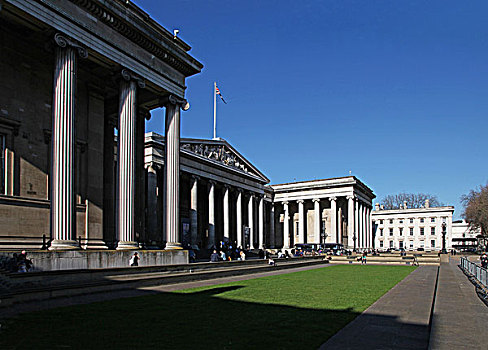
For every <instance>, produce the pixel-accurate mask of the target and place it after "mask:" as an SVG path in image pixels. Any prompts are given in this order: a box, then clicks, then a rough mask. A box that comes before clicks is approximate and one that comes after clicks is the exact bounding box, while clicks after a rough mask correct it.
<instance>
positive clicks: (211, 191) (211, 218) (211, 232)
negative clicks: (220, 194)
mask: <svg viewBox="0 0 488 350" xmlns="http://www.w3.org/2000/svg"><path fill="white" fill-rule="evenodd" d="M208 185H209V187H208V245H207V248H209V249H213V248H214V247H215V246H216V245H215V182H214V181H212V180H210V181H209V182H208Z"/></svg>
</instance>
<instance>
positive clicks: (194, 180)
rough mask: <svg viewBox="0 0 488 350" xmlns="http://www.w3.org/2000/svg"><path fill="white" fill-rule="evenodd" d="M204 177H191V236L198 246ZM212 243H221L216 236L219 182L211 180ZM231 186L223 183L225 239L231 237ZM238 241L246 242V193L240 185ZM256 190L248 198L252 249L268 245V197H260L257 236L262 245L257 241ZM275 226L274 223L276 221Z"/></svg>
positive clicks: (209, 185)
mask: <svg viewBox="0 0 488 350" xmlns="http://www.w3.org/2000/svg"><path fill="white" fill-rule="evenodd" d="M199 181H200V177H199V176H196V175H192V177H191V184H190V186H191V190H190V197H191V198H190V237H191V245H192V246H196V245H197V241H198V182H199ZM207 183H208V244H207V248H212V247H213V246H216V245H217V242H216V237H215V224H216V222H215V208H216V203H215V186H216V184H217V183H216V182H215V181H213V180H208V181H207ZM230 190H231V188H230V186H229V185H227V184H224V185H223V196H222V200H223V206H222V207H223V224H224V227H223V236H224V240H227V241H229V240H230V239H231V227H230V226H231V222H230V221H231V220H230V216H231V213H230ZM236 191H237V196H236V203H235V207H236V241H237V246H241V247H242V246H243V244H244V232H243V227H244V226H243V225H244V223H243V218H242V210H243V208H242V197H243V190H242V189H240V188H238V189H236ZM255 197H256V195H255V194H253V193H251V194H250V196H249V201H248V207H247V210H248V227H249V244H250V248H251V249H255V248H264V224H265V222H264V197H263V196H261V195H259V196H258V198H259V201H258V218H257V219H258V225H257V235H258V236H257V238H258V245H257V246H255V245H254V241H255V239H254V238H255V235H256V228H255V227H254V221H255V220H254V198H255ZM273 227H274V225H273Z"/></svg>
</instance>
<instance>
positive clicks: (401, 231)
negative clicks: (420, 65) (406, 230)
mask: <svg viewBox="0 0 488 350" xmlns="http://www.w3.org/2000/svg"><path fill="white" fill-rule="evenodd" d="M399 231H400V236H403V227H400V228H399Z"/></svg>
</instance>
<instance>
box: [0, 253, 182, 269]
mask: <svg viewBox="0 0 488 350" xmlns="http://www.w3.org/2000/svg"><path fill="white" fill-rule="evenodd" d="M137 252H138V254H139V257H140V258H141V259H140V261H139V266H158V265H175V264H188V251H187V250H137ZM17 253H19V252H17ZM133 254H134V251H133V250H96V251H91V250H69V251H33V252H28V253H27V258H28V259H31V260H32V263H33V269H32V270H31V271H55V270H74V269H103V268H112V267H128V266H129V260H130V258H131V257H132V255H133ZM12 256H13V252H0V257H1V258H3V259H5V258H7V257H12Z"/></svg>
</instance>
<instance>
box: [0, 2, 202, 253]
mask: <svg viewBox="0 0 488 350" xmlns="http://www.w3.org/2000/svg"><path fill="white" fill-rule="evenodd" d="M189 50H190V47H189V46H188V45H187V44H186V43H184V42H183V41H182V40H180V39H179V38H177V37H176V36H175V35H173V33H170V32H168V31H167V30H166V29H164V28H163V27H161V26H160V25H159V24H158V23H157V22H155V21H154V20H153V19H151V18H150V16H149V15H148V14H147V13H145V12H144V11H142V10H141V9H140V8H138V7H137V6H135V5H134V4H133V3H131V2H130V1H123V0H114V1H102V0H70V1H60V0H50V1H40V0H5V1H1V2H0V76H1V77H2V78H1V79H0V145H1V147H2V149H1V154H2V158H3V159H2V162H1V164H2V169H1V176H2V178H1V179H0V180H1V181H0V183H1V184H2V185H1V191H2V194H1V195H0V228H1V233H0V248H18V247H22V248H27V247H31V248H40V247H46V246H49V248H50V249H70V248H75V249H77V248H79V247H80V246H81V247H82V248H98V249H103V248H117V249H130V248H137V247H139V243H138V242H139V241H140V239H141V237H143V236H144V232H145V222H144V221H145V217H146V215H145V203H146V199H145V195H144V194H145V193H146V184H145V178H146V175H145V170H144V138H145V137H144V131H145V130H144V126H145V125H144V124H145V120H146V119H147V118H150V113H149V112H150V111H151V110H152V109H154V108H159V107H165V110H166V120H165V135H166V142H167V144H168V147H167V148H166V153H165V155H164V158H165V161H166V164H167V166H166V167H165V171H166V174H165V176H166V178H167V179H169V180H168V181H166V182H165V184H166V186H167V187H166V188H165V192H167V193H168V197H167V200H168V203H165V205H164V208H165V211H166V212H165V217H166V218H167V220H166V221H165V225H166V227H165V232H168V237H166V245H167V246H168V247H171V246H172V245H175V246H176V247H178V246H179V245H180V244H179V243H178V241H179V238H178V237H176V236H175V235H176V234H177V233H178V227H179V221H178V217H179V213H178V209H179V202H178V200H179V196H178V192H177V191H178V188H179V179H180V177H179V172H180V169H179V144H180V140H179V138H180V130H179V125H180V110H181V109H183V110H186V109H187V108H188V103H187V101H186V100H185V90H186V85H185V80H186V78H187V77H189V76H192V75H194V74H197V73H199V72H200V71H201V69H202V67H203V66H202V64H200V63H199V62H198V61H197V60H195V59H194V58H193V57H192V56H190V55H189V54H188V51H189ZM115 136H117V137H115ZM115 140H116V141H115Z"/></svg>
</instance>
